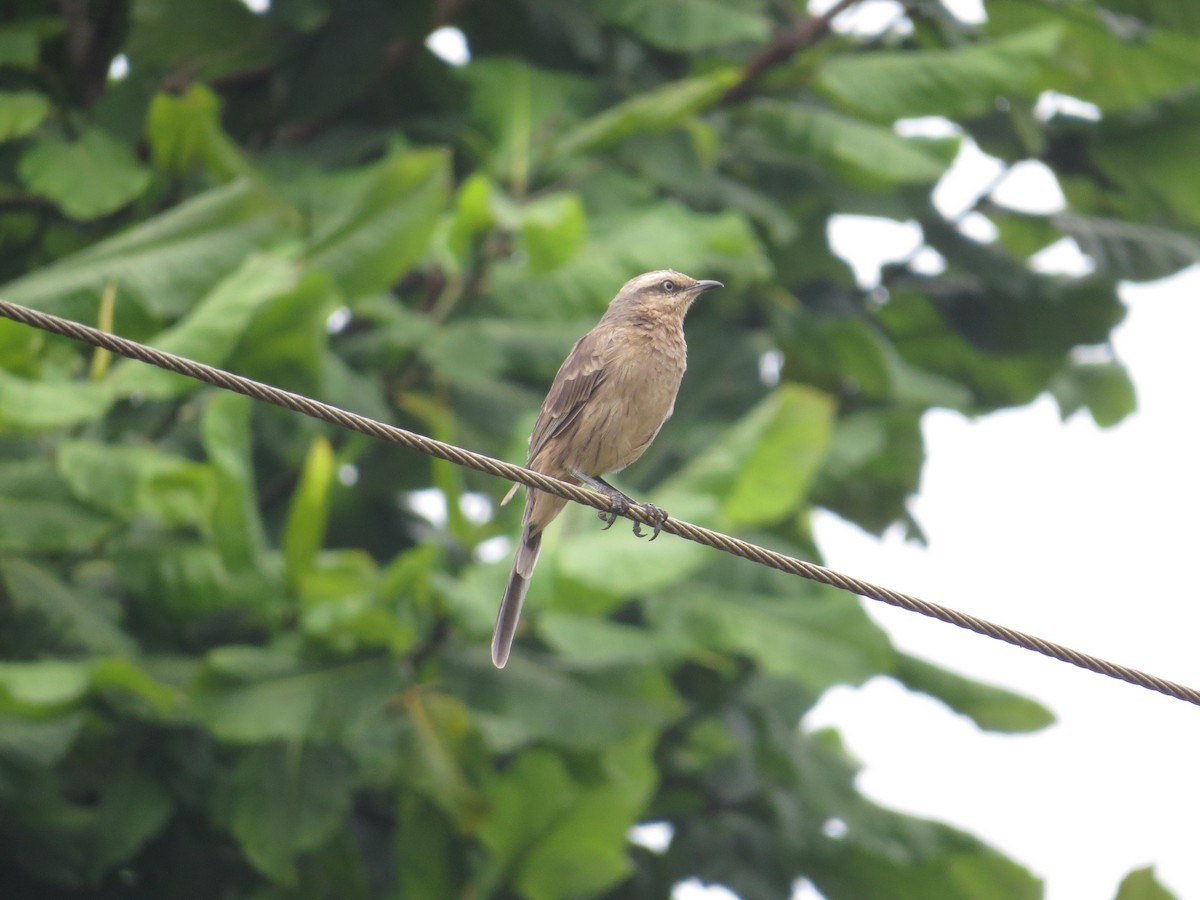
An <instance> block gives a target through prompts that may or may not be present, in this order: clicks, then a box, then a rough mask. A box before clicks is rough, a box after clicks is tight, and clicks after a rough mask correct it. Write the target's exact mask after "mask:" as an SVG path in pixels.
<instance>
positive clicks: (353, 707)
mask: <svg viewBox="0 0 1200 900" xmlns="http://www.w3.org/2000/svg"><path fill="white" fill-rule="evenodd" d="M220 664H221V662H220V660H219V659H214V665H213V668H214V671H215V672H216V673H219V672H220V669H219V668H218V667H219V666H220ZM277 665H278V666H279V669H278V670H277V671H275V672H271V673H270V674H263V675H262V676H261V677H254V678H253V680H249V681H246V682H245V683H230V681H229V680H228V679H227V678H225V677H210V678H208V679H206V680H205V681H204V682H202V683H201V684H200V685H199V686H198V687H197V688H196V689H195V691H194V692H193V694H192V702H193V707H194V711H195V714H196V716H197V717H198V718H199V719H200V721H201V722H203V723H204V724H205V725H206V726H207V727H208V728H209V730H211V731H212V733H213V734H214V735H216V737H217V738H219V739H220V740H223V741H229V742H231V743H239V744H257V743H264V742H267V741H273V740H307V739H323V738H329V737H334V736H336V735H338V734H339V733H340V732H341V731H342V729H344V728H345V727H346V726H347V724H348V723H349V722H351V721H353V720H354V718H355V717H356V716H358V715H361V714H362V712H363V711H364V710H365V709H374V708H378V707H380V706H382V705H383V704H384V703H385V702H386V701H387V699H388V697H389V696H390V695H391V694H392V693H393V692H394V691H395V690H396V689H397V675H398V673H397V672H396V671H395V669H394V667H393V666H392V664H391V663H389V662H388V661H387V660H383V659H368V660H364V661H361V662H350V663H346V664H344V665H338V666H329V667H325V668H304V667H301V666H299V664H298V663H296V662H295V661H294V660H292V661H289V660H287V659H286V657H285V658H282V659H280V660H278V661H277Z"/></svg>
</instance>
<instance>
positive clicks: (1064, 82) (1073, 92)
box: [988, 0, 1200, 116]
mask: <svg viewBox="0 0 1200 900" xmlns="http://www.w3.org/2000/svg"><path fill="white" fill-rule="evenodd" d="M1160 5H1161V7H1162V8H1163V10H1164V12H1165V11H1166V10H1167V9H1168V8H1170V7H1177V8H1178V7H1179V6H1180V5H1181V4H1177V3H1173V2H1166V3H1163V4H1155V6H1160ZM1185 5H1186V4H1185ZM1110 7H1111V4H1109V3H1105V4H1102V5H1097V4H1090V3H1088V4H1076V3H1072V4H1068V5H1065V6H1043V5H1039V6H1033V7H1031V6H1029V5H1028V4H1025V3H1019V2H1017V3H1014V2H1010V0H1004V2H1000V3H994V4H993V5H992V6H989V8H988V21H989V24H990V25H991V28H992V30H994V31H995V32H997V33H1005V32H1014V31H1015V32H1019V33H1023V32H1025V31H1026V30H1027V29H1039V28H1047V27H1055V26H1057V27H1059V28H1060V29H1061V34H1062V40H1061V42H1060V44H1059V46H1058V49H1057V52H1056V53H1055V54H1054V56H1053V58H1052V59H1051V61H1050V62H1051V67H1050V69H1049V71H1047V72H1046V73H1045V74H1044V76H1043V77H1042V78H1041V79H1040V83H1039V84H1038V85H1037V87H1038V88H1039V89H1051V90H1055V91H1058V92H1060V93H1063V94H1067V95H1069V96H1072V97H1078V98H1079V99H1081V100H1086V101H1089V102H1091V103H1095V104H1097V105H1098V106H1100V108H1101V109H1103V110H1104V111H1105V115H1106V116H1107V115H1110V114H1113V113H1118V112H1121V111H1126V110H1129V111H1132V110H1134V109H1136V108H1137V107H1139V106H1142V105H1143V104H1153V103H1155V102H1156V101H1159V100H1162V99H1167V98H1170V97H1173V96H1176V95H1178V94H1180V93H1188V92H1189V89H1190V88H1192V87H1194V86H1195V84H1196V68H1195V66H1193V65H1192V59H1194V58H1195V55H1196V53H1197V52H1198V50H1200V41H1197V40H1196V37H1195V36H1194V35H1192V34H1186V33H1184V32H1183V31H1182V30H1178V29H1174V28H1151V29H1146V28H1142V27H1141V26H1140V25H1139V24H1138V23H1137V22H1135V21H1132V20H1120V19H1118V18H1117V17H1116V16H1113V15H1112V13H1111V12H1110ZM1167 15H1169V13H1168V14H1167ZM1017 36H1019V34H1018V35H1013V37H1017ZM1009 39H1011V38H1006V40H1009Z"/></svg>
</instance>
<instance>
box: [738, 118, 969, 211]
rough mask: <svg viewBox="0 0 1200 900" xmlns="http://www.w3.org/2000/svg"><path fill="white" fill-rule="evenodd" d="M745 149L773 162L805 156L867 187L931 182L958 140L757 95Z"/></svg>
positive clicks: (797, 161)
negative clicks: (907, 134) (908, 134)
mask: <svg viewBox="0 0 1200 900" xmlns="http://www.w3.org/2000/svg"><path fill="white" fill-rule="evenodd" d="M747 115H748V118H749V125H750V126H751V128H752V130H751V131H750V132H749V133H748V134H747V135H746V136H745V138H744V140H747V141H750V142H751V143H750V144H749V149H748V152H750V153H752V154H753V155H754V156H756V157H758V158H759V159H761V160H763V161H764V162H769V163H773V164H779V165H784V166H796V165H797V164H803V163H804V162H805V161H809V162H810V163H816V164H817V165H819V166H821V167H823V168H827V169H829V170H831V171H832V172H833V174H834V175H836V176H837V177H839V178H841V179H843V180H846V181H849V182H851V183H852V184H854V185H856V186H860V187H862V188H864V189H866V190H871V191H884V190H890V189H894V188H896V187H900V186H903V185H910V184H931V183H933V182H935V181H937V180H938V179H939V178H940V177H941V176H942V174H943V173H944V172H945V171H946V169H947V168H948V167H949V165H950V162H951V160H952V159H953V158H954V154H955V153H956V152H957V149H958V141H957V140H924V139H914V138H902V137H900V136H899V135H897V134H896V133H895V132H894V131H892V130H891V129H890V128H887V127H885V126H882V125H876V124H873V123H870V122H863V121H861V120H859V119H854V118H850V117H849V116H843V115H841V114H839V113H835V112H830V111H828V110H823V109H817V108H814V107H806V106H800V105H797V104H793V103H787V104H785V103H780V102H777V101H769V100H760V101H756V102H755V103H753V104H752V105H751V106H750V108H749V111H748V113H747Z"/></svg>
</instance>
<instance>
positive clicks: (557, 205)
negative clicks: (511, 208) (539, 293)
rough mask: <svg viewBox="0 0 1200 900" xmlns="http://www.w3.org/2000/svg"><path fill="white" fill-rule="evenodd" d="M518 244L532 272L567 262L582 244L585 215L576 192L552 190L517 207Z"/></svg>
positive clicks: (538, 273) (536, 272)
mask: <svg viewBox="0 0 1200 900" xmlns="http://www.w3.org/2000/svg"><path fill="white" fill-rule="evenodd" d="M520 220H521V248H522V249H523V250H524V251H525V252H526V253H528V254H529V269H530V271H532V272H533V273H534V274H535V275H540V274H541V273H543V272H548V271H550V270H551V269H555V268H557V267H558V266H561V265H562V264H563V263H565V262H567V261H568V260H570V259H571V258H573V257H574V256H575V255H576V254H578V253H579V251H580V249H581V248H582V247H583V240H584V236H585V235H586V232H587V219H586V217H585V216H584V212H583V203H582V201H581V200H580V199H579V196H578V195H577V194H566V193H564V194H552V195H550V196H548V197H540V198H538V199H537V200H534V201H532V202H531V203H527V204H526V205H525V206H523V207H521V211H520Z"/></svg>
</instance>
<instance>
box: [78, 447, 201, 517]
mask: <svg viewBox="0 0 1200 900" xmlns="http://www.w3.org/2000/svg"><path fill="white" fill-rule="evenodd" d="M58 469H59V472H60V474H61V475H62V478H63V481H64V482H66V484H67V485H68V486H69V487H70V489H71V492H72V493H73V494H74V495H75V496H76V497H77V498H78V499H79V500H81V501H83V502H85V503H88V504H90V505H92V506H96V507H99V508H100V509H103V510H105V511H107V512H110V513H113V514H114V515H116V516H119V517H121V518H122V519H132V518H134V517H135V516H139V515H142V516H149V517H152V518H154V519H158V520H160V521H162V522H165V523H168V524H171V525H183V524H193V525H198V526H204V525H207V524H208V519H209V515H210V512H211V508H212V504H213V502H214V499H215V488H216V484H215V481H214V478H213V473H212V472H211V470H210V469H209V468H208V467H207V466H204V465H201V464H199V463H195V462H192V461H191V460H188V459H184V458H183V457H181V456H172V455H171V454H168V453H163V452H161V451H159V450H157V449H155V448H153V447H148V446H133V445H124V446H122V445H112V444H102V443H98V442H95V441H65V442H63V443H62V444H60V445H59V450H58Z"/></svg>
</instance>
